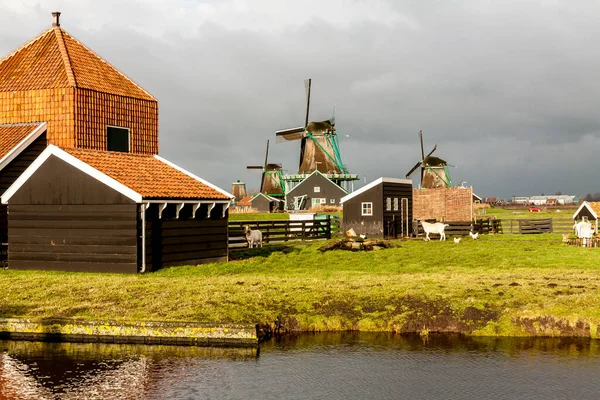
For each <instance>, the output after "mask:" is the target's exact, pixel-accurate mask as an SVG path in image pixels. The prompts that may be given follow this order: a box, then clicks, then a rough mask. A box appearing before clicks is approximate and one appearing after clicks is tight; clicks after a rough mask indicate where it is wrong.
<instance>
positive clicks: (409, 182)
mask: <svg viewBox="0 0 600 400" xmlns="http://www.w3.org/2000/svg"><path fill="white" fill-rule="evenodd" d="M384 182H385V183H403V184H405V185H412V179H400V178H386V177H381V178H379V179H375V180H374V181H373V182H371V183H369V184H368V185H365V186H363V187H361V188H360V189H357V190H355V191H354V192H352V193H350V194H349V195H347V196H344V197H342V198H341V199H340V203H342V204H343V203H344V202H346V201H348V200H350V199H351V198H353V197H356V196H358V195H359V194H361V193H364V192H366V191H367V190H370V189H372V188H374V187H375V186H377V185H380V184H382V183H384Z"/></svg>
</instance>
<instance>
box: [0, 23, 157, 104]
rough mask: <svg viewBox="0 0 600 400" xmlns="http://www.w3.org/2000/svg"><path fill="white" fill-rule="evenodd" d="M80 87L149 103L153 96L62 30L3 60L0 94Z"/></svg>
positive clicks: (0, 63)
mask: <svg viewBox="0 0 600 400" xmlns="http://www.w3.org/2000/svg"><path fill="white" fill-rule="evenodd" d="M67 87H78V88H82V89H91V90H95V91H98V92H103V93H111V94H117V95H121V96H128V97H134V98H138V99H145V100H156V99H155V98H154V97H153V96H152V95H151V94H149V93H148V92H146V91H145V90H144V89H142V88H141V87H140V86H139V85H137V84H136V83H135V82H133V81H132V80H131V79H129V78H128V77H127V76H125V75H124V74H122V73H121V72H119V70H117V69H116V68H114V67H113V66H112V65H110V64H109V63H108V62H106V61H105V60H103V59H102V58H101V57H99V56H98V55H97V54H96V53H94V52H93V51H91V50H90V49H88V48H87V47H85V46H84V45H83V44H82V43H80V42H79V41H77V40H76V39H75V38H74V37H73V36H71V35H70V34H68V33H67V32H65V31H64V30H63V29H61V28H60V27H51V28H49V29H47V30H46V31H44V32H42V34H40V35H39V36H37V37H36V38H34V39H32V40H31V41H29V42H28V43H26V44H24V45H23V46H21V47H20V48H18V49H17V50H15V51H14V52H12V53H11V54H9V55H8V56H6V57H4V58H3V59H2V60H0V91H2V92H8V91H22V90H38V89H50V88H67Z"/></svg>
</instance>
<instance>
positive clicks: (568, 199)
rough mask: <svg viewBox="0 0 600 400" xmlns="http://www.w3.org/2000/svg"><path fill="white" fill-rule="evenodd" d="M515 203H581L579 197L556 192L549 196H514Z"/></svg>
mask: <svg viewBox="0 0 600 400" xmlns="http://www.w3.org/2000/svg"><path fill="white" fill-rule="evenodd" d="M512 202H513V203H514V204H530V205H536V206H545V205H561V206H564V205H576V204H579V198H578V197H577V196H574V195H568V194H555V195H549V196H528V197H513V198H512Z"/></svg>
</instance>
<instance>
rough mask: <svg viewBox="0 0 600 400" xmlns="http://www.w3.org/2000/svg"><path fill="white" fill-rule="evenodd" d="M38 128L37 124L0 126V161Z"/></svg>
mask: <svg viewBox="0 0 600 400" xmlns="http://www.w3.org/2000/svg"><path fill="white" fill-rule="evenodd" d="M38 126H39V124H7V125H0V159H2V158H3V157H4V156H5V155H7V154H8V153H9V152H10V151H11V150H12V149H14V148H15V147H16V146H17V145H18V144H19V143H20V142H21V141H22V140H23V139H25V138H26V137H27V136H28V135H29V134H30V133H31V132H33V131H34V130H35V128H37V127H38Z"/></svg>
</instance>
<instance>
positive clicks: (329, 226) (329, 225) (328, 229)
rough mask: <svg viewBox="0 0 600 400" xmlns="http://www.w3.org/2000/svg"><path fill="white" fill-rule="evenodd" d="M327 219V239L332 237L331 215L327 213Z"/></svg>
mask: <svg viewBox="0 0 600 400" xmlns="http://www.w3.org/2000/svg"><path fill="white" fill-rule="evenodd" d="M326 221H327V222H326V223H327V226H326V227H325V232H326V233H327V239H331V215H329V214H327V219H326Z"/></svg>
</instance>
